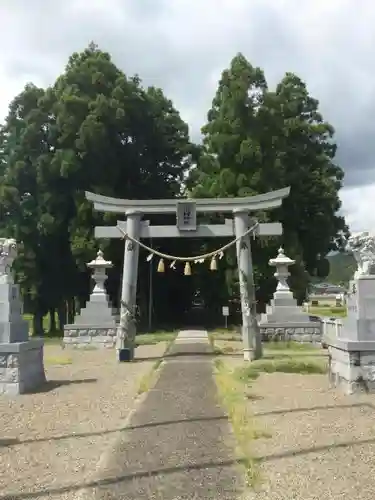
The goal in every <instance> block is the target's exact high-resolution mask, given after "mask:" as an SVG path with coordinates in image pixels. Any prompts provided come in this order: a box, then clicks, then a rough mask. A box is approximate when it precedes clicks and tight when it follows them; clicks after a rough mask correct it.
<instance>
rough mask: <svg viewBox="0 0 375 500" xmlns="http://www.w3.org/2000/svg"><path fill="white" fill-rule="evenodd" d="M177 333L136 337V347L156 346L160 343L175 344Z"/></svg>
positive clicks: (156, 333)
mask: <svg viewBox="0 0 375 500" xmlns="http://www.w3.org/2000/svg"><path fill="white" fill-rule="evenodd" d="M176 336H177V332H165V331H161V332H154V333H141V334H139V335H137V336H136V337H135V343H136V345H155V344H158V343H159V342H173V341H174V340H175V338H176Z"/></svg>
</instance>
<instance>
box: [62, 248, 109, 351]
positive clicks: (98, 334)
mask: <svg viewBox="0 0 375 500" xmlns="http://www.w3.org/2000/svg"><path fill="white" fill-rule="evenodd" d="M87 267H88V268H89V269H92V271H93V273H92V278H93V280H94V281H95V285H94V289H93V291H92V293H91V295H90V300H89V301H88V302H87V304H86V306H85V307H83V308H82V309H81V311H80V313H79V314H78V315H77V316H76V317H75V318H74V323H73V324H71V325H65V327H64V344H65V346H74V347H78V346H85V345H87V344H90V345H92V346H95V347H113V346H114V345H115V335H116V318H115V315H114V313H113V311H112V308H111V306H110V304H109V300H108V295H107V292H106V290H105V286H104V284H105V282H106V280H107V270H108V269H110V268H111V267H112V262H110V261H108V260H105V259H104V256H103V252H102V251H101V250H99V251H98V253H97V256H96V258H95V259H93V260H92V261H91V262H88V264H87Z"/></svg>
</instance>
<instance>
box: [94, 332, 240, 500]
mask: <svg viewBox="0 0 375 500" xmlns="http://www.w3.org/2000/svg"><path fill="white" fill-rule="evenodd" d="M210 354H212V349H211V346H210V344H209V342H208V336H207V333H206V332H202V331H192V330H189V331H182V332H180V333H179V335H178V337H177V339H176V341H175V343H174V344H173V345H172V347H171V349H170V351H169V353H168V355H167V357H166V359H165V363H164V365H163V366H162V367H161V373H160V377H159V379H158V381H157V383H156V385H155V387H154V388H153V389H152V390H151V391H150V392H149V393H148V394H147V396H146V398H145V400H144V401H143V403H142V404H141V405H140V406H139V408H138V410H137V411H136V412H135V413H134V415H133V417H132V419H131V421H130V423H129V428H128V429H127V430H126V431H124V432H123V435H122V437H121V439H120V441H119V442H118V444H117V446H116V448H115V450H114V451H113V455H112V456H111V458H110V459H109V460H108V461H107V463H106V464H105V467H104V470H105V476H102V481H98V483H99V485H98V486H97V487H96V488H95V489H93V490H91V495H90V496H91V498H96V499H117V500H125V499H126V500H140V499H163V500H177V499H181V500H182V499H184V500H188V499H189V500H191V499H197V500H198V499H199V500H209V499H212V500H220V499H225V500H235V499H238V498H239V496H240V494H241V480H240V478H241V476H242V471H241V469H239V466H238V465H237V464H236V462H235V456H234V450H233V447H232V445H233V437H232V436H231V434H230V432H229V424H228V420H227V418H226V417H225V414H224V411H223V409H222V408H221V407H220V406H219V405H218V403H217V400H216V387H215V382H214V380H213V376H212V356H211V355H210ZM98 483H96V484H98ZM92 494H93V495H92Z"/></svg>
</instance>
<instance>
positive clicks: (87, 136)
mask: <svg viewBox="0 0 375 500" xmlns="http://www.w3.org/2000/svg"><path fill="white" fill-rule="evenodd" d="M1 139H2V143H1V152H2V155H1V158H2V163H1V165H2V168H3V171H2V191H1V206H2V212H3V221H2V226H3V230H5V231H6V232H7V234H8V235H9V236H14V237H15V238H16V239H17V241H19V242H22V248H21V250H20V256H19V259H18V263H17V264H18V265H17V269H18V272H19V280H20V283H21V285H22V291H23V293H24V295H25V296H28V297H29V304H30V307H31V309H32V311H33V312H34V313H36V318H37V320H36V323H35V328H36V329H37V330H38V331H39V332H40V331H41V327H42V325H41V317H42V316H43V315H44V314H45V313H46V312H47V311H49V310H51V311H54V310H56V309H60V310H61V309H62V312H61V314H62V316H63V315H64V308H65V306H66V304H67V303H69V302H70V305H71V314H70V319H72V314H74V302H73V304H72V303H71V302H72V299H74V297H78V298H79V299H80V300H81V302H82V301H83V300H84V299H85V298H87V295H88V292H89V276H88V273H87V271H86V270H85V263H86V262H88V261H89V260H91V259H92V258H93V257H94V254H95V249H97V246H98V242H97V241H95V239H94V234H93V231H94V226H95V225H97V224H101V223H104V222H106V223H109V222H112V223H115V221H116V220H117V217H116V215H111V216H108V215H107V216H106V215H104V214H98V213H94V212H93V210H92V207H91V205H90V204H89V203H88V202H87V201H86V200H85V195H84V192H85V191H86V190H88V191H94V192H97V193H102V194H105V195H109V196H116V197H121V198H133V199H134V198H146V199H147V198H171V197H174V196H176V195H177V194H178V193H179V190H180V183H181V179H182V175H183V173H184V170H185V169H186V167H187V166H188V164H189V153H190V148H191V145H190V142H189V137H188V127H187V125H186V124H185V123H184V122H183V121H182V119H181V118H180V116H179V113H178V112H177V111H176V110H175V108H174V107H173V104H172V102H171V101H170V100H169V99H167V98H166V97H165V96H164V94H163V92H162V90H161V89H158V88H154V87H150V88H147V89H145V88H143V87H142V86H141V81H140V79H139V78H138V77H137V76H134V77H130V78H129V77H127V76H126V75H125V74H124V73H123V72H122V71H121V70H119V69H118V68H117V67H116V65H115V64H114V63H113V62H112V61H111V58H110V56H109V54H107V53H105V52H102V51H100V50H99V49H98V48H97V47H96V46H95V45H94V44H91V45H90V46H89V47H88V48H87V49H86V50H85V51H83V52H81V53H75V54H73V55H72V56H71V57H70V59H69V61H68V64H67V66H66V68H65V72H64V73H63V74H62V75H61V76H60V77H59V78H58V79H57V80H56V82H55V84H54V85H53V86H51V87H50V88H47V89H40V88H37V87H35V86H34V85H32V84H30V85H27V86H26V88H25V90H24V91H23V92H22V93H21V94H20V95H18V96H17V97H16V98H15V99H14V100H13V102H12V103H11V105H10V108H9V114H8V116H7V118H6V121H5V123H4V126H3V127H2V130H1ZM122 253H123V244H121V243H120V242H119V241H116V242H112V243H111V245H110V248H109V256H110V257H112V258H113V260H114V261H115V262H116V263H117V264H118V270H120V269H121V265H120V263H121V261H122Z"/></svg>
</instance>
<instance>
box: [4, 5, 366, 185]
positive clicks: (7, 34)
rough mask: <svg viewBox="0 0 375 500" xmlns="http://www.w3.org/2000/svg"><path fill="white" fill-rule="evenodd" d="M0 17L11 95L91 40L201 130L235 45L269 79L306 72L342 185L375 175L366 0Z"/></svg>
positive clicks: (33, 9) (46, 79)
mask: <svg viewBox="0 0 375 500" xmlns="http://www.w3.org/2000/svg"><path fill="white" fill-rule="evenodd" d="M0 17H1V19H2V30H1V32H0V41H1V42H2V46H3V47H7V52H6V53H4V55H1V56H0V62H1V63H2V70H1V72H0V83H1V84H2V88H5V87H6V89H7V91H6V92H4V94H5V96H6V97H7V98H8V99H10V98H11V97H12V96H13V95H14V94H15V93H16V92H18V91H19V90H20V89H21V88H20V87H21V86H22V85H23V84H24V83H25V81H27V80H29V79H31V78H35V79H36V80H37V81H36V83H37V84H48V83H51V82H52V81H53V80H54V79H55V78H56V76H57V75H58V74H59V73H61V72H62V71H63V69H64V65H65V64H66V62H67V58H68V57H69V55H70V54H71V53H72V52H74V51H77V50H82V49H83V48H84V47H85V46H87V44H88V43H89V42H90V41H91V40H94V41H95V42H96V43H98V44H99V46H100V47H101V48H102V49H103V50H107V51H109V52H110V53H111V54H112V55H113V59H114V61H115V62H116V63H117V64H118V65H119V66H120V67H121V68H122V69H123V70H124V71H125V72H126V73H128V74H133V73H138V74H139V75H140V76H141V78H142V79H143V81H144V83H145V84H153V85H157V86H160V87H162V88H163V89H164V91H165V92H166V94H167V95H168V96H169V97H171V98H172V99H173V101H174V102H175V105H176V107H177V108H178V109H180V111H181V113H182V115H183V117H184V118H185V119H186V120H187V121H188V122H189V124H190V126H191V133H192V136H193V137H194V138H198V137H199V131H200V127H201V126H202V125H203V124H204V121H205V115H206V112H207V110H208V109H209V107H210V104H211V100H212V98H213V96H214V92H215V89H216V85H217V81H218V79H219V77H220V73H221V71H222V70H223V69H224V68H225V67H227V66H228V64H229V62H230V60H231V58H232V57H233V56H234V55H235V54H236V52H238V51H241V52H243V53H244V54H245V56H246V57H247V58H248V59H249V60H250V62H251V63H252V64H254V65H258V66H261V67H262V68H263V69H264V70H265V74H266V77H267V80H268V82H269V84H270V86H271V87H273V86H275V85H276V83H277V81H279V80H280V79H281V78H282V76H283V74H284V73H285V72H286V71H293V72H296V73H297V74H298V75H299V76H300V77H301V78H302V79H304V80H305V81H306V82H307V85H308V88H309V90H310V92H311V93H312V94H313V95H314V97H316V98H318V99H319V100H320V103H321V110H322V112H323V115H324V116H325V118H326V119H327V120H329V121H330V122H331V123H332V124H333V125H334V127H335V128H336V131H337V142H338V144H339V153H338V161H339V163H340V164H341V165H342V166H343V168H344V169H345V172H346V179H345V184H346V186H355V185H364V184H367V183H370V182H371V183H372V182H375V169H374V168H373V159H374V158H375V140H374V139H373V130H374V125H373V118H372V117H373V111H374V110H375V61H374V59H373V57H372V50H373V49H372V48H373V46H374V45H375V44H374V41H375V40H374V38H375V35H374V34H373V31H372V26H373V25H374V20H375V19H374V18H375V10H374V9H373V7H372V3H370V1H369V0H363V1H362V2H361V9H359V8H357V7H355V5H354V2H350V1H348V0H331V1H330V2H323V0H322V1H320V0H315V1H314V2H301V3H300V2H297V0H285V1H284V2H275V1H274V0H262V1H260V0H259V1H255V0H254V1H252V2H249V1H248V0H221V1H220V0H205V1H204V2H198V0H196V1H195V2H194V1H191V0H190V1H187V0H174V1H173V2H172V1H170V0H169V1H168V2H167V1H166V0H106V1H101V0H92V1H90V2H88V1H86V0H65V1H60V0H55V1H54V2H45V0H33V1H32V2H30V0H13V2H12V3H10V2H7V6H6V7H5V6H4V5H2V6H0ZM4 98H5V97H4ZM0 105H1V109H2V111H5V103H4V102H1V103H0Z"/></svg>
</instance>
